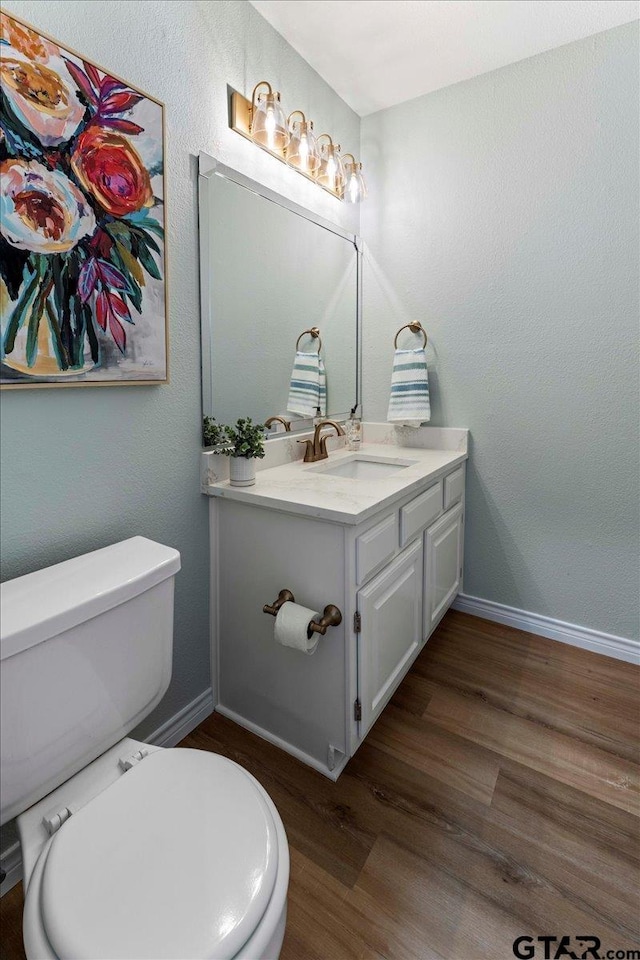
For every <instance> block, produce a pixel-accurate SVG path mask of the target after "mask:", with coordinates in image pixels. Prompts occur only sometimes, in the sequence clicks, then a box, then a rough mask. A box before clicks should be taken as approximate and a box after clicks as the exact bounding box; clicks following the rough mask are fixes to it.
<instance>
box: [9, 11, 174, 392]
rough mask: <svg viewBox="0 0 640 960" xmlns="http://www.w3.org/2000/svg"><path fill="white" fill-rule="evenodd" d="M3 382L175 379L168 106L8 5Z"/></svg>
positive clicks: (42, 382) (15, 385)
mask: <svg viewBox="0 0 640 960" xmlns="http://www.w3.org/2000/svg"><path fill="white" fill-rule="evenodd" d="M0 80H1V103H0V326H1V333H2V343H1V353H0V360H1V371H0V383H1V384H2V386H14V387H17V386H34V385H39V386H43V385H44V386H52V385H54V384H66V385H72V384H89V383H92V384H116V383H119V384H123V383H149V382H156V383H157V382H162V381H166V379H167V342H166V308H165V304H166V294H165V276H166V274H165V257H164V202H163V200H164V179H163V162H164V142H163V130H164V117H163V106H162V104H161V103H158V101H156V100H154V99H152V98H151V97H149V96H148V95H147V94H143V93H141V92H140V91H139V90H136V89H135V88H134V87H132V86H130V85H128V84H126V83H124V82H123V81H122V80H120V79H118V78H117V77H114V76H111V75H110V74H109V73H106V72H105V71H104V70H102V69H101V68H98V67H96V66H95V65H94V64H92V63H90V62H89V61H87V60H83V59H82V58H81V57H79V56H78V55H76V54H74V53H72V52H71V51H69V50H67V49H65V48H64V47H61V46H60V45H59V44H57V43H54V42H53V41H52V40H50V39H48V38H46V37H44V36H42V35H41V34H40V33H38V32H36V31H35V30H34V29H33V28H32V27H29V26H27V25H26V24H24V23H22V22H21V21H19V20H16V19H15V18H14V17H10V16H8V15H6V14H4V13H3V14H0Z"/></svg>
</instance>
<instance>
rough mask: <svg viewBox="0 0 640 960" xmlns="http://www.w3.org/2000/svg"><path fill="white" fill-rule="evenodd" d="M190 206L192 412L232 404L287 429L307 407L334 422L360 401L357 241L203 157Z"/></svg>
mask: <svg viewBox="0 0 640 960" xmlns="http://www.w3.org/2000/svg"><path fill="white" fill-rule="evenodd" d="M199 205H200V276H201V303H202V357H203V362H202V376H203V391H202V393H203V415H204V416H206V417H215V418H216V420H217V421H218V422H220V421H222V422H223V423H228V422H230V421H231V420H232V419H233V418H234V415H235V411H237V410H238V409H239V408H240V409H242V410H244V411H246V413H247V416H248V417H251V418H252V420H253V421H254V422H258V423H264V422H265V421H266V420H267V419H269V418H272V417H278V416H279V417H282V419H283V420H285V421H287V422H290V423H291V430H292V432H296V431H300V430H303V429H308V428H309V427H311V425H312V419H313V416H314V415H315V412H316V408H317V407H320V413H321V414H322V415H323V416H328V417H330V418H332V419H335V420H344V419H346V418H347V417H348V416H349V411H351V410H352V409H353V408H355V407H357V406H358V404H359V402H360V399H359V383H360V377H359V356H360V351H359V335H360V324H359V315H360V297H359V284H360V276H361V270H360V252H359V244H358V238H357V237H356V236H355V235H354V234H350V233H348V232H346V231H344V230H342V229H341V228H340V227H337V226H335V225H334V224H331V223H329V222H327V221H325V220H323V219H321V218H319V217H317V216H316V215H315V214H313V213H311V212H310V211H308V210H305V209H304V208H303V207H300V206H298V205H296V204H294V203H292V202H291V201H289V200H288V199H286V198H285V197H282V196H280V195H278V194H276V193H274V192H273V191H270V190H268V189H267V188H265V187H263V186H261V185H260V184H258V183H255V182H254V181H252V180H248V179H247V178H246V177H244V176H242V175H241V174H239V173H237V172H236V171H234V170H231V169H230V168H228V167H225V166H223V165H222V164H220V163H218V161H216V160H214V159H213V158H211V157H208V156H206V155H205V154H201V155H200V177H199ZM311 329H313V330H316V329H318V330H319V331H320V334H321V343H322V352H321V355H320V356H319V355H318V354H319V344H320V340H319V339H314V337H313V336H310V335H309V331H310V330H311ZM301 335H302V336H301ZM312 354H313V355H314V356H312ZM296 361H297V362H296ZM303 361H306V362H304V363H303ZM312 364H314V365H317V366H318V370H317V371H315V369H314V370H307V369H304V370H303V375H302V376H301V375H299V370H300V367H301V366H304V367H305V368H306V366H311V365H312ZM294 371H295V376H294ZM294 380H295V381H296V382H295V383H294ZM302 381H304V383H302ZM311 381H313V382H312V383H311ZM316 381H317V382H316ZM311 387H313V388H314V389H315V390H316V393H317V398H315V394H314V398H315V399H314V398H311V399H310V397H311V392H312V390H311ZM301 391H303V392H304V395H305V399H307V400H309V402H308V403H306V404H305V405H301V404H300V402H299V401H300V392H301ZM307 394H309V397H307ZM292 398H293V402H292ZM312 400H313V402H312ZM274 432H275V431H274ZM274 432H272V433H271V435H272V436H273V435H274Z"/></svg>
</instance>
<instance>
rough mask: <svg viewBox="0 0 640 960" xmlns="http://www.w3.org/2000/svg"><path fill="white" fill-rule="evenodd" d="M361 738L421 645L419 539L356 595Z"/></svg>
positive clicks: (420, 552) (420, 558)
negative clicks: (359, 630)
mask: <svg viewBox="0 0 640 960" xmlns="http://www.w3.org/2000/svg"><path fill="white" fill-rule="evenodd" d="M358 611H359V612H360V616H361V632H360V635H359V638H358V691H359V692H358V696H359V699H360V705H361V710H362V718H361V725H360V737H361V738H362V737H364V736H365V734H366V733H367V730H368V729H369V727H370V726H371V724H372V723H373V721H374V720H375V719H376V717H377V716H378V714H379V713H380V711H381V710H382V708H383V707H384V706H385V704H386V703H387V701H388V700H389V698H390V697H391V694H392V693H393V691H394V690H395V688H396V687H397V685H398V683H399V682H400V680H401V679H402V677H403V676H404V674H405V672H406V670H407V668H408V666H409V664H410V663H411V661H412V659H413V657H414V656H415V655H416V653H417V652H418V650H419V649H420V643H421V640H422V539H419V540H416V541H415V542H414V543H412V544H411V545H410V546H409V547H407V549H406V550H404V551H403V552H402V553H401V554H400V555H399V556H398V557H396V559H395V560H394V561H393V563H390V564H389V566H388V567H385V569H384V570H383V571H382V572H381V573H379V574H378V576H377V577H375V579H374V580H372V581H371V583H370V584H369V585H368V586H366V587H365V588H364V589H363V590H360V592H359V593H358Z"/></svg>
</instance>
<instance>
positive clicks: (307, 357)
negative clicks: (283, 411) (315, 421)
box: [287, 350, 327, 417]
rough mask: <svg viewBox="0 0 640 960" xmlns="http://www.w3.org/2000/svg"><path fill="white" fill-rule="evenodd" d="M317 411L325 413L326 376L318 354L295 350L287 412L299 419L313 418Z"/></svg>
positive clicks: (324, 414) (322, 362)
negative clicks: (296, 415) (297, 415)
mask: <svg viewBox="0 0 640 960" xmlns="http://www.w3.org/2000/svg"><path fill="white" fill-rule="evenodd" d="M318 409H319V410H320V413H321V414H322V416H323V417H324V416H326V413H327V375H326V372H325V368H324V360H323V359H322V357H321V356H320V354H319V353H303V352H302V351H301V350H296V357H295V360H294V361H293V370H292V372H291V384H290V386H289V400H288V402H287V410H288V411H289V413H297V414H299V415H300V416H301V417H315V415H316V413H317V411H318Z"/></svg>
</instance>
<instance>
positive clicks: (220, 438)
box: [202, 417, 227, 447]
mask: <svg viewBox="0 0 640 960" xmlns="http://www.w3.org/2000/svg"><path fill="white" fill-rule="evenodd" d="M226 439H227V438H226V434H225V432H224V426H223V424H221V423H216V418H215V417H203V418H202V445H203V447H218V446H220V445H221V444H223V443H226Z"/></svg>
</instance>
